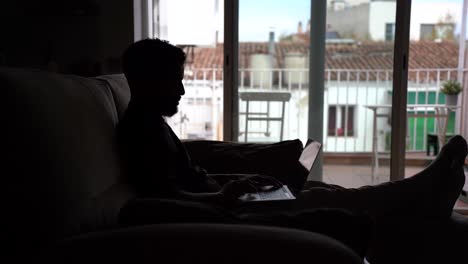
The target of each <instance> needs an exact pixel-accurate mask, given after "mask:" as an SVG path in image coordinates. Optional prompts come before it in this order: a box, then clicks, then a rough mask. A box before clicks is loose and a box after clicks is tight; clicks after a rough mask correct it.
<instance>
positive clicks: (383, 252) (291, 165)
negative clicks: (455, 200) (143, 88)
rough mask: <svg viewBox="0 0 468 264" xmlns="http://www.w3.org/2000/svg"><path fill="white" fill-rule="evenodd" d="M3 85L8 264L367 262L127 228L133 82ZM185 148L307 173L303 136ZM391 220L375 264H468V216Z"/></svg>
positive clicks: (198, 234) (255, 233)
mask: <svg viewBox="0 0 468 264" xmlns="http://www.w3.org/2000/svg"><path fill="white" fill-rule="evenodd" d="M0 87H1V89H2V91H3V94H4V95H6V100H4V104H2V106H5V107H4V109H3V110H4V111H2V113H4V115H3V116H4V117H5V118H4V119H3V120H4V121H3V124H4V126H3V131H5V132H6V133H3V135H4V136H3V141H4V142H3V143H4V144H2V146H3V148H2V149H4V150H6V151H4V153H5V155H4V156H5V158H4V159H3V161H4V162H3V163H4V166H3V168H4V169H3V172H4V173H3V180H4V181H3V182H4V185H3V186H5V187H4V188H3V190H2V192H1V193H2V205H3V206H2V223H3V224H2V233H1V237H2V240H3V241H4V242H5V243H2V245H6V247H4V249H5V250H4V252H5V253H2V255H1V256H0V259H5V258H8V259H9V260H10V261H9V262H2V263H24V262H25V261H36V262H37V261H39V260H41V261H40V262H42V261H43V260H45V261H47V262H49V263H53V262H56V263H83V262H91V261H92V262H93V263H99V262H105V263H111V262H122V263H123V262H127V263H128V262H131V263H149V262H151V263H154V262H156V261H155V260H161V259H169V260H170V261H171V262H172V263H182V262H185V263H202V262H203V263H240V262H258V261H268V262H272V263H280V262H281V263H284V262H298V261H304V260H309V259H310V260H311V261H313V263H362V259H360V258H359V257H358V256H357V254H356V253H355V252H354V251H353V250H351V249H350V247H348V246H346V245H345V244H344V243H342V242H339V241H338V240H336V239H334V238H332V237H330V236H327V235H323V234H319V233H317V232H311V231H306V230H299V229H296V228H287V227H274V226H266V225H252V224H233V223H228V224H226V223H216V222H215V221H206V222H203V221H193V222H190V221H186V222H183V221H178V222H174V223H171V222H169V221H164V222H158V221H155V222H154V223H153V222H142V223H139V224H134V225H122V224H121V222H119V215H120V213H121V209H122V208H124V207H125V206H126V205H127V204H128V203H129V201H132V200H134V199H135V198H136V197H137V196H138V194H137V193H135V191H134V190H133V189H132V188H131V186H128V185H127V184H125V181H124V180H123V172H122V165H121V161H120V160H119V153H118V148H117V145H116V140H115V126H116V124H117V123H118V121H119V119H120V118H121V117H122V115H123V113H124V112H125V109H126V106H127V103H128V100H129V97H130V92H129V89H128V86H127V83H126V80H125V78H124V76H123V75H122V74H117V75H105V76H98V77H94V78H84V77H80V76H74V75H63V74H56V73H49V72H44V71H40V70H34V69H19V68H0ZM184 144H185V145H186V147H187V149H188V151H189V152H190V154H191V156H192V158H193V159H194V160H195V161H196V162H197V163H199V164H200V165H201V166H202V167H205V168H206V169H207V170H208V172H210V173H264V174H269V175H273V176H275V177H278V178H280V179H281V180H283V181H285V182H287V183H288V184H290V185H291V186H293V188H295V189H298V188H300V187H301V186H302V184H304V181H305V180H306V177H307V172H304V171H303V170H302V169H301V167H300V166H299V164H298V162H297V160H298V157H299V155H300V152H301V150H302V144H301V143H300V141H298V140H291V141H284V142H279V143H275V144H253V143H249V144H246V143H229V142H217V141H187V142H184ZM286 172H289V173H286ZM284 175H288V177H285V176H284ZM292 175H294V176H292ZM281 177H283V178H281ZM306 184H308V183H306ZM156 210H157V209H156ZM388 220H389V221H388V223H381V224H380V225H381V226H379V227H378V228H376V232H375V234H376V235H375V237H374V238H373V240H372V244H371V247H370V250H369V252H368V259H369V260H370V261H371V263H372V264H374V263H415V262H418V263H419V262H427V263H433V262H432V261H436V260H440V261H443V262H445V263H447V262H446V261H447V260H453V261H460V260H463V259H466V256H465V255H464V249H466V248H468V221H467V218H466V217H464V216H461V215H459V214H456V213H454V214H453V217H452V218H451V219H450V220H449V221H444V222H440V221H430V220H427V221H426V220H424V219H410V218H403V219H388ZM382 225H383V226H382ZM163 262H164V261H163Z"/></svg>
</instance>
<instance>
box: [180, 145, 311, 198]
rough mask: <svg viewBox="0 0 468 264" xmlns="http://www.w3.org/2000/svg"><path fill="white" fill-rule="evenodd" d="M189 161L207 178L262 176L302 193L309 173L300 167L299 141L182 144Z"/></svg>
mask: <svg viewBox="0 0 468 264" xmlns="http://www.w3.org/2000/svg"><path fill="white" fill-rule="evenodd" d="M184 146H185V147H186V148H187V151H188V152H189V153H190V156H191V157H192V161H193V162H194V163H195V164H197V165H200V166H201V167H203V168H204V169H205V170H207V172H208V173H210V174H225V173H235V174H264V175H269V176H273V177H275V178H277V179H278V180H280V181H281V182H283V183H285V184H287V185H288V186H289V187H290V188H291V189H292V191H293V192H297V191H299V190H300V189H302V187H303V185H304V183H305V181H306V179H307V176H308V174H309V172H308V171H307V170H306V169H305V168H304V167H303V166H302V165H301V164H300V163H299V157H300V155H301V153H302V149H303V145H302V142H301V141H300V140H298V139H296V140H286V141H281V142H277V143H234V142H222V141H209V140H197V141H184Z"/></svg>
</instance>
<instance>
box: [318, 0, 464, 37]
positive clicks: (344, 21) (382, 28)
mask: <svg viewBox="0 0 468 264" xmlns="http://www.w3.org/2000/svg"><path fill="white" fill-rule="evenodd" d="M346 2H347V1H346ZM345 6H346V7H344V8H340V9H329V10H328V12H327V24H328V30H330V31H336V32H338V33H339V34H340V35H341V36H342V37H344V38H353V39H356V40H360V41H393V40H394V38H395V15H396V1H394V0H387V1H385V0H370V1H366V3H363V2H360V4H358V5H345ZM460 9H461V6H460V4H458V3H442V2H441V3H419V2H415V3H413V4H412V7H411V25H410V38H411V40H428V39H430V40H436V39H449V40H453V39H454V36H455V32H456V26H457V25H458V24H459V23H458V21H461V19H460V17H461V11H460Z"/></svg>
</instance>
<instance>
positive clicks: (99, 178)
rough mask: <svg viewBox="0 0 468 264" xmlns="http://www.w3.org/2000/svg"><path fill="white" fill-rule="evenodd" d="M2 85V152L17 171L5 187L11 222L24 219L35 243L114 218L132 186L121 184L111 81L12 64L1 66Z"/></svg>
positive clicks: (10, 168)
mask: <svg viewBox="0 0 468 264" xmlns="http://www.w3.org/2000/svg"><path fill="white" fill-rule="evenodd" d="M0 87H1V89H2V92H3V94H4V95H6V106H7V109H8V111H9V112H8V115H7V119H6V123H5V127H6V128H7V136H6V137H5V138H4V139H6V141H7V144H6V149H4V151H5V153H8V156H9V157H8V158H9V162H7V168H5V170H7V171H11V172H12V173H10V174H8V177H5V178H4V182H3V184H4V189H5V190H6V191H5V192H3V193H2V194H3V195H5V197H6V199H7V201H9V205H8V206H7V207H6V210H7V211H6V212H5V214H6V215H9V216H11V217H10V218H11V219H8V220H9V223H10V225H11V226H9V227H8V228H9V229H12V230H15V228H14V227H15V226H21V229H18V230H20V231H21V232H24V235H27V236H28V242H30V243H35V242H38V241H47V240H53V239H55V238H57V237H63V236H65V235H68V234H73V233H80V232H83V231H87V230H94V229H96V228H99V227H101V226H108V225H111V224H112V223H113V222H116V216H117V214H118V208H120V206H121V205H120V204H119V203H122V204H123V203H124V202H125V201H126V200H127V198H128V197H129V196H131V190H128V189H127V188H126V187H125V186H119V179H120V176H121V171H122V170H121V167H120V165H119V157H118V154H117V146H116V142H115V141H116V140H115V125H116V124H117V122H118V116H117V112H116V106H115V104H114V100H113V96H112V92H111V91H110V89H109V87H107V85H105V84H104V83H103V82H102V81H98V80H95V79H92V78H83V77H78V76H73V75H60V74H53V73H46V72H42V71H38V70H25V69H12V68H1V69H0ZM110 197H113V198H110ZM8 210H9V211H8ZM18 230H16V231H15V232H17V231H18ZM15 236H16V237H21V236H20V235H19V234H15ZM20 242H21V241H20Z"/></svg>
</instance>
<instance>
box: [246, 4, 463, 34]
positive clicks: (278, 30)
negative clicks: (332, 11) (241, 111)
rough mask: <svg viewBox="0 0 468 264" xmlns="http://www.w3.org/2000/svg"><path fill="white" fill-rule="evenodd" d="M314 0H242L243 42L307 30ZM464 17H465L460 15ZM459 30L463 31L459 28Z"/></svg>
mask: <svg viewBox="0 0 468 264" xmlns="http://www.w3.org/2000/svg"><path fill="white" fill-rule="evenodd" d="M312 1H317V0H312ZM310 2H311V0H239V40H240V41H267V40H268V32H269V31H271V30H273V31H274V32H275V35H276V39H278V38H279V36H280V35H282V34H291V33H294V32H296V30H297V24H298V22H299V21H301V22H302V24H303V28H304V29H305V27H306V24H307V21H308V20H309V18H310ZM412 2H413V6H418V5H417V4H420V3H458V4H459V5H460V13H461V7H462V6H463V0H413V1H412ZM460 16H461V15H460ZM456 31H458V32H459V29H457V30H456Z"/></svg>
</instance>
